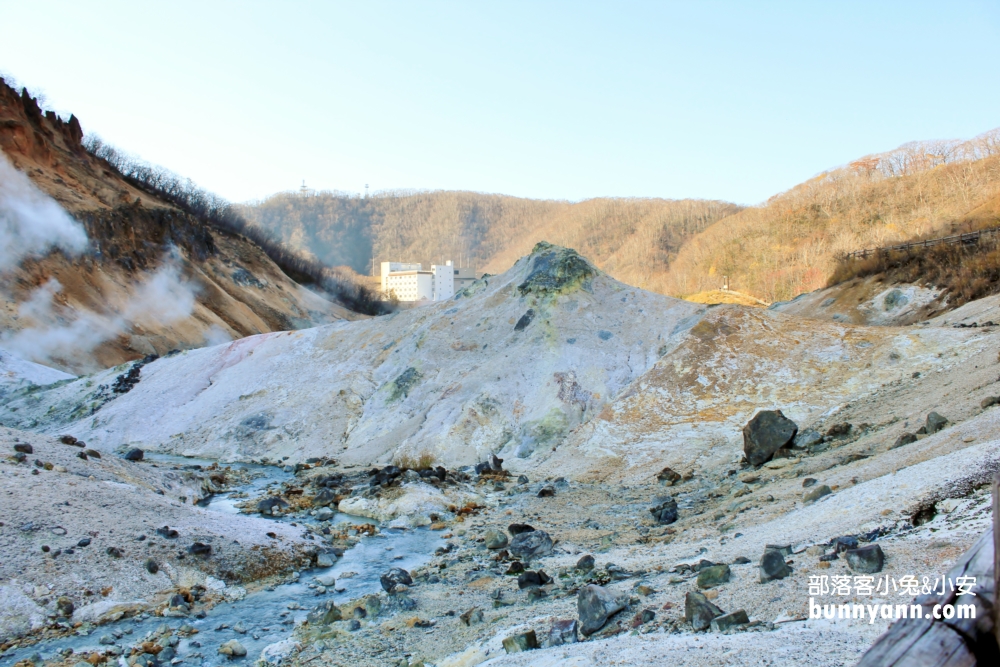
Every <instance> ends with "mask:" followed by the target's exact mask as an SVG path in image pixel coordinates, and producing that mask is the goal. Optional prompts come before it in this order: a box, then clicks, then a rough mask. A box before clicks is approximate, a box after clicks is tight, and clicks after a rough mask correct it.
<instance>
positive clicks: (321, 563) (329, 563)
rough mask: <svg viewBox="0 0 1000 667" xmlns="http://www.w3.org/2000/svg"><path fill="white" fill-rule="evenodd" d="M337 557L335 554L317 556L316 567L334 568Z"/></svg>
mask: <svg viewBox="0 0 1000 667" xmlns="http://www.w3.org/2000/svg"><path fill="white" fill-rule="evenodd" d="M334 559H335V556H334V555H333V554H326V553H323V554H317V556H316V567H333V561H334Z"/></svg>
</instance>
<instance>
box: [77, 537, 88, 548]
mask: <svg viewBox="0 0 1000 667" xmlns="http://www.w3.org/2000/svg"><path fill="white" fill-rule="evenodd" d="M76 546H78V547H89V546H90V538H89V537H85V538H83V539H82V540H80V541H79V542H77V543H76Z"/></svg>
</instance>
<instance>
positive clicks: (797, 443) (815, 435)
mask: <svg viewBox="0 0 1000 667" xmlns="http://www.w3.org/2000/svg"><path fill="white" fill-rule="evenodd" d="M821 442H823V436H822V435H821V434H820V433H819V431H815V430H813V429H811V428H807V429H806V430H804V431H802V432H800V433H799V434H798V435H796V436H795V440H794V441H793V442H792V446H793V447H798V448H800V449H808V448H810V447H814V446H816V445H818V444H819V443H821Z"/></svg>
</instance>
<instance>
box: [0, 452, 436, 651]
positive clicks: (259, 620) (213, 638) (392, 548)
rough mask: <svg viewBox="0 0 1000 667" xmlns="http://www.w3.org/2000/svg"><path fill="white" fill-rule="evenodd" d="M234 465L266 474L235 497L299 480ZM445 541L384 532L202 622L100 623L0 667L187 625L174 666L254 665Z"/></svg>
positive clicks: (222, 501) (218, 502) (214, 501)
mask: <svg viewBox="0 0 1000 667" xmlns="http://www.w3.org/2000/svg"><path fill="white" fill-rule="evenodd" d="M147 456H148V458H149V459H150V461H151V462H152V463H154V464H156V465H160V466H163V465H178V466H185V465H201V466H203V467H207V466H209V465H211V464H212V463H213V461H209V460H204V459H188V458H183V457H178V456H165V455H153V454H149V455H147ZM230 465H231V467H233V468H244V469H249V470H252V471H254V472H257V473H260V474H259V476H257V477H255V478H254V479H253V480H251V481H250V482H249V483H247V484H245V485H242V486H239V487H236V488H234V489H232V492H234V493H241V492H247V493H249V494H250V495H251V496H254V495H257V494H259V493H260V492H262V491H263V490H264V489H265V488H266V487H267V486H269V485H271V484H275V485H277V484H280V483H281V482H283V481H285V480H287V479H290V478H291V477H293V475H292V474H291V473H286V472H284V471H283V470H282V469H280V468H276V467H272V466H259V465H251V464H239V463H234V464H230ZM239 500H242V498H241V499H233V498H230V497H229V494H228V493H226V494H218V495H216V496H213V497H212V498H211V499H209V500H208V501H207V502H206V503H205V504H204V506H205V507H207V508H208V509H211V510H215V511H220V512H232V513H235V512H237V511H238V510H237V508H236V507H235V503H236V502H238V501H239ZM265 520H271V521H295V522H298V523H305V524H308V523H312V522H314V521H315V519H314V518H313V517H310V516H308V515H299V516H289V517H281V518H275V519H270V518H268V519H265ZM330 521H331V523H335V524H336V523H343V522H350V523H353V524H358V523H375V522H374V521H372V520H371V519H368V518H365V517H357V516H351V515H348V514H342V513H337V514H336V515H335V516H334V517H333V519H331V520H330ZM441 544H442V540H441V536H440V534H439V533H435V532H432V531H430V530H427V529H414V530H406V529H397V528H386V527H383V528H381V529H380V532H379V533H378V534H376V535H373V536H370V537H363V538H362V539H361V541H360V542H358V543H357V544H356V545H355V546H353V547H351V548H350V549H348V550H347V551H345V552H344V555H343V557H341V558H340V559H338V560H337V561H336V562H335V563H334V565H333V567H330V568H325V569H314V570H309V571H306V572H302V573H300V576H299V579H298V581H292V582H290V583H286V584H282V585H280V586H275V587H273V588H270V589H267V590H262V591H259V592H256V593H252V594H248V595H247V596H246V597H245V598H244V599H242V600H237V601H233V602H226V603H223V604H218V605H216V606H215V607H214V608H212V609H211V610H209V611H208V612H207V615H206V616H205V618H202V619H199V618H195V617H194V616H190V617H186V618H166V617H159V616H149V615H146V614H141V615H140V616H137V617H135V618H129V619H122V620H121V621H118V622H116V623H109V624H106V625H101V626H95V627H93V628H92V629H91V631H90V632H89V634H87V635H79V634H77V635H72V636H70V637H65V638H61V639H54V640H49V641H44V642H40V643H38V644H35V645H33V646H25V647H22V648H19V649H13V650H10V651H7V652H6V653H5V654H4V655H3V656H0V667H8V666H9V665H13V664H14V663H16V662H18V661H19V660H24V659H26V658H30V657H32V656H34V655H35V654H38V655H40V656H41V658H42V660H43V661H45V662H48V661H50V660H55V659H58V658H59V657H60V653H61V652H62V651H63V650H65V649H66V648H72V649H73V652H74V653H76V654H86V653H89V652H90V651H98V650H106V649H107V648H109V647H108V646H105V645H101V644H100V643H99V642H100V639H101V638H102V637H104V636H108V637H111V638H114V637H115V633H116V632H118V633H122V636H121V638H120V639H115V642H114V643H115V644H116V645H117V646H119V647H120V648H124V647H126V646H127V645H129V644H133V643H136V642H138V641H140V640H141V639H142V637H144V636H145V635H146V634H147V633H149V632H153V631H156V630H157V628H159V627H160V626H161V625H163V624H166V625H168V626H169V627H170V628H172V629H174V630H176V629H177V628H179V627H180V626H181V625H184V624H188V625H191V626H193V627H194V628H196V629H197V630H198V633H197V634H195V635H192V636H190V637H187V638H184V639H181V640H180V643H179V644H178V645H177V647H176V649H175V650H176V652H177V655H176V657H175V658H174V660H172V661H171V662H173V663H174V664H178V665H203V666H205V667H209V666H214V665H221V664H232V663H237V664H239V663H248V664H252V663H253V662H254V661H256V660H257V658H258V657H259V656H260V652H261V650H262V649H263V648H264V647H265V646H267V645H268V644H273V643H275V642H279V641H282V640H284V639H287V638H288V637H290V636H291V634H292V631H293V630H294V628H295V624H296V623H297V622H299V621H302V620H305V617H306V614H307V613H308V612H309V610H311V609H312V608H313V607H315V606H316V605H318V604H319V603H321V602H323V601H326V600H330V599H332V600H334V601H335V602H336V603H337V604H343V603H345V602H348V601H350V600H352V599H355V598H358V597H361V596H363V595H367V594H370V593H376V592H378V591H380V590H381V584H380V583H379V577H380V576H381V575H382V574H383V573H384V572H386V571H387V570H389V569H390V568H393V567H401V568H403V569H406V570H412V569H413V568H415V567H419V566H420V565H423V564H424V563H426V562H427V561H429V560H430V558H431V556H432V555H433V553H434V550H435V549H436V548H437V547H438V546H440V545H441ZM324 574H333V575H334V576H335V577H336V580H337V583H336V588H337V592H334V591H333V590H330V591H329V592H328V593H325V594H320V595H317V594H316V589H314V588H309V584H310V583H314V582H313V579H314V578H315V577H317V576H320V575H324ZM237 623H242V625H243V629H245V630H246V632H245V633H244V634H241V633H237V632H236V631H234V630H233V627H234V626H236V625H237ZM222 626H227V627H222ZM217 628H218V629H217ZM230 639H237V640H238V641H239V642H240V643H241V644H242V645H243V646H244V647H245V648H246V649H247V656H246V657H245V658H240V659H230V658H228V657H226V656H224V655H220V654H219V653H218V652H217V651H218V647H219V645H221V644H222V643H224V642H227V641H229V640H230ZM195 643H200V644H201V646H200V647H199V646H196V645H195ZM125 653H127V650H126V651H125ZM81 658H82V656H81Z"/></svg>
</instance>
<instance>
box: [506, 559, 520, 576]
mask: <svg viewBox="0 0 1000 667" xmlns="http://www.w3.org/2000/svg"><path fill="white" fill-rule="evenodd" d="M522 572H524V563H522V562H521V561H519V560H515V561H513V562H512V563H511V564H510V567H508V568H507V571H506V572H505V573H504V574H508V575H515V574H520V573H522Z"/></svg>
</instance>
